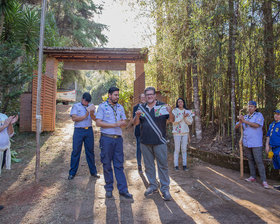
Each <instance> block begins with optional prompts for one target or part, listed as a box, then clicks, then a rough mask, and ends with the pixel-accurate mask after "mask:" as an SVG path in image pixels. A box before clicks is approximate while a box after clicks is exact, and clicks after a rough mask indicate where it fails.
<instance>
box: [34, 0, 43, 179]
mask: <svg viewBox="0 0 280 224" xmlns="http://www.w3.org/2000/svg"><path fill="white" fill-rule="evenodd" d="M45 9H46V0H42V14H41V25H40V44H39V61H38V83H37V104H36V166H35V181H36V182H37V183H38V182H39V170H40V133H41V120H42V116H41V113H40V110H41V83H42V61H43V44H44V29H45V11H46V10H45Z"/></svg>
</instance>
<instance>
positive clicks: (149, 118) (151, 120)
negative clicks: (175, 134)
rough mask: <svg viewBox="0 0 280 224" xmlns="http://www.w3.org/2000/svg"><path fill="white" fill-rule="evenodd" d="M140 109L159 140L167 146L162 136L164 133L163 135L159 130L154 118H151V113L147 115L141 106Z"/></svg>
mask: <svg viewBox="0 0 280 224" xmlns="http://www.w3.org/2000/svg"><path fill="white" fill-rule="evenodd" d="M139 108H140V110H141V111H142V113H144V114H145V117H146V119H147V121H148V124H149V125H150V126H151V128H152V129H153V131H154V132H155V133H156V135H157V136H158V138H159V140H160V141H161V142H162V143H163V144H166V139H165V138H164V137H163V136H162V133H161V131H160V129H159V128H158V126H157V125H156V123H155V122H154V120H153V118H152V117H151V116H150V114H149V113H147V111H146V110H145V109H144V108H143V106H142V105H141V104H139Z"/></svg>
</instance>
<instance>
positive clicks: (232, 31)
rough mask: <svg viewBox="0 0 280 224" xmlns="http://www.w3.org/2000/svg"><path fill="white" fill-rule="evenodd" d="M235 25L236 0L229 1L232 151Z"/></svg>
mask: <svg viewBox="0 0 280 224" xmlns="http://www.w3.org/2000/svg"><path fill="white" fill-rule="evenodd" d="M235 25H236V15H235V11H234V0H229V51H228V54H229V62H228V63H229V72H230V78H231V82H230V83H231V140H232V150H233V149H234V143H235V107H236V106H235Z"/></svg>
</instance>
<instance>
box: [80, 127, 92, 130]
mask: <svg viewBox="0 0 280 224" xmlns="http://www.w3.org/2000/svg"><path fill="white" fill-rule="evenodd" d="M78 128H81V129H86V130H87V129H89V128H92V127H84V128H82V127H78Z"/></svg>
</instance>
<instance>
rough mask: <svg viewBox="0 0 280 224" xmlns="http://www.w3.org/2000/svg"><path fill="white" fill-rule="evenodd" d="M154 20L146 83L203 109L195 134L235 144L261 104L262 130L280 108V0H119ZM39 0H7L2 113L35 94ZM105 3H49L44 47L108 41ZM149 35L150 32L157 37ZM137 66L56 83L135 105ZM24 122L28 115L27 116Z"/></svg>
mask: <svg viewBox="0 0 280 224" xmlns="http://www.w3.org/2000/svg"><path fill="white" fill-rule="evenodd" d="M119 2H120V4H129V5H130V6H131V9H132V10H133V8H135V7H140V8H141V14H139V15H138V16H139V17H144V16H145V17H147V18H149V19H150V21H151V23H150V26H151V29H150V30H152V31H154V32H150V33H149V34H150V37H152V36H155V37H156V43H155V44H153V45H152V46H147V47H148V48H149V62H148V63H147V64H146V65H145V73H146V86H155V87H156V88H157V89H158V90H161V91H162V93H163V94H165V95H167V96H168V103H169V104H171V105H175V100H176V99H177V98H178V97H183V98H184V99H186V102H187V107H188V108H190V109H195V114H196V116H195V125H194V128H193V134H196V138H197V139H198V140H200V139H201V138H202V136H203V135H202V133H203V132H205V131H207V130H211V133H212V134H213V135H214V136H218V137H219V139H223V138H229V139H230V143H231V144H230V145H231V146H230V147H231V149H232V150H233V149H235V145H236V144H235V143H236V131H235V130H234V126H235V122H236V117H237V115H238V112H239V111H240V109H242V108H243V107H244V106H245V105H246V103H247V102H248V101H249V100H255V101H256V102H257V103H258V108H259V109H260V111H261V112H262V113H263V115H264V117H265V126H264V130H267V127H268V124H269V123H270V122H271V121H272V120H273V111H274V110H275V109H276V108H277V106H278V108H279V106H280V105H279V101H280V99H279V89H280V88H279V87H280V79H279V78H280V77H279V76H280V47H279V45H280V40H279V37H280V35H279V34H280V26H279V25H280V24H279V22H280V2H279V1H277V0H246V1H245V0H243V1H242V0H227V1H222V0H211V1H206V0H138V1H132V0H119ZM40 4H41V0H0V38H1V39H0V111H1V112H2V113H7V114H14V113H18V112H19V96H20V94H21V93H22V92H24V91H30V90H31V80H32V75H33V71H34V70H36V67H37V60H38V59H37V56H38V55H37V49H38V42H39V27H40V12H41V11H40V10H41V9H40ZM100 14H102V4H101V5H97V4H95V3H94V1H92V0H48V1H47V16H46V28H45V40H44V45H45V46H50V47H54V46H57V47H60V46H61V47H62V46H68V47H72V46H76V47H106V43H107V37H106V36H105V35H104V31H105V30H106V29H108V27H107V26H106V24H100V23H98V22H96V21H97V20H96V17H97V16H98V15H100ZM150 37H149V36H147V37H146V38H150ZM133 80H134V67H133V66H132V65H129V66H128V69H127V71H125V72H112V71H94V72H93V71H86V72H81V71H66V70H63V67H62V65H60V66H59V72H58V88H64V89H69V88H73V83H74V82H75V81H77V82H78V86H79V88H78V89H79V93H80V94H81V93H82V92H84V91H89V92H91V93H92V96H93V100H94V101H93V103H95V104H98V103H100V102H101V101H102V97H103V96H104V95H105V94H106V91H107V89H108V88H109V87H110V86H112V85H116V86H118V87H119V88H120V89H121V92H120V93H121V96H120V97H121V98H120V103H122V104H123V105H124V106H125V109H126V110H127V112H130V111H131V105H132V104H133V102H132V96H133ZM20 119H22V118H20Z"/></svg>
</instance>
